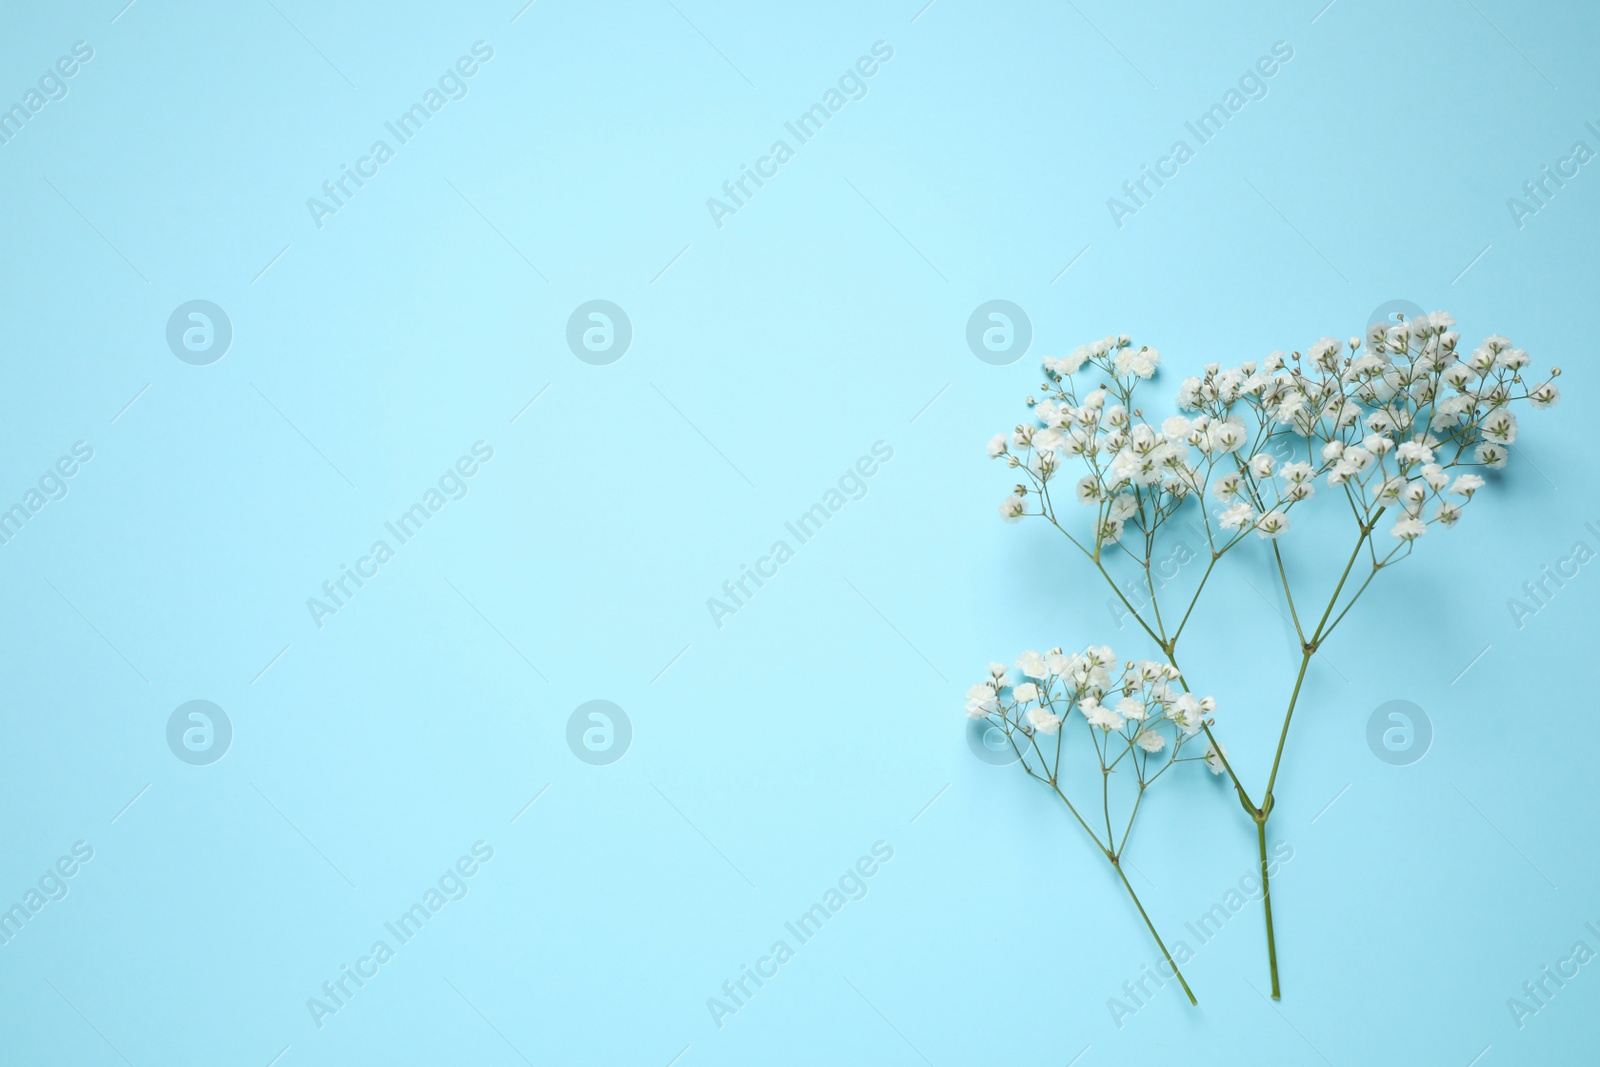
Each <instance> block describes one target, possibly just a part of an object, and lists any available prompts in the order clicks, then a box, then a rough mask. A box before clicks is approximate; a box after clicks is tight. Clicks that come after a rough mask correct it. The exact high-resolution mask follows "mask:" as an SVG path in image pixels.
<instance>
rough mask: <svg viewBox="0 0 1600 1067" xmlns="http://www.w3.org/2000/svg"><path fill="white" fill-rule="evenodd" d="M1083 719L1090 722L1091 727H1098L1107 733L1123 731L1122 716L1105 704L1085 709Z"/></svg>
mask: <svg viewBox="0 0 1600 1067" xmlns="http://www.w3.org/2000/svg"><path fill="white" fill-rule="evenodd" d="M1083 717H1084V718H1085V719H1088V720H1089V725H1090V726H1098V727H1100V729H1102V730H1104V731H1106V732H1107V733H1110V732H1111V731H1112V730H1120V729H1122V716H1121V715H1118V714H1117V713H1116V712H1115V711H1113V710H1112V709H1111V708H1108V707H1106V706H1104V705H1103V704H1098V703H1097V704H1095V705H1093V706H1092V707H1089V708H1085V709H1084V712H1083Z"/></svg>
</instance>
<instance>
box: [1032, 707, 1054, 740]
mask: <svg viewBox="0 0 1600 1067" xmlns="http://www.w3.org/2000/svg"><path fill="white" fill-rule="evenodd" d="M1027 720H1028V725H1029V726H1031V727H1033V728H1034V729H1035V730H1038V731H1039V732H1040V733H1041V734H1053V733H1055V732H1056V731H1057V730H1059V729H1061V716H1059V715H1057V714H1056V713H1055V712H1053V711H1051V710H1050V709H1049V708H1029V709H1028V715H1027Z"/></svg>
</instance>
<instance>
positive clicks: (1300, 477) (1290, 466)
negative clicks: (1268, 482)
mask: <svg viewBox="0 0 1600 1067" xmlns="http://www.w3.org/2000/svg"><path fill="white" fill-rule="evenodd" d="M1278 473H1279V474H1280V475H1281V476H1282V477H1284V478H1285V479H1287V480H1288V482H1289V484H1291V485H1300V484H1301V483H1303V482H1309V481H1310V480H1311V477H1312V475H1313V474H1315V473H1316V472H1315V471H1314V470H1313V469H1312V467H1311V464H1309V463H1285V464H1284V465H1283V466H1281V467H1279V468H1278Z"/></svg>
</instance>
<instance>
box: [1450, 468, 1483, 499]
mask: <svg viewBox="0 0 1600 1067" xmlns="http://www.w3.org/2000/svg"><path fill="white" fill-rule="evenodd" d="M1482 488H1483V479H1482V478H1480V477H1478V476H1477V475H1476V474H1462V475H1458V476H1457V477H1456V480H1455V484H1453V485H1451V486H1450V491H1451V492H1452V493H1455V494H1456V495H1457V496H1465V497H1470V496H1471V495H1472V494H1473V493H1476V492H1477V491H1478V490H1479V489H1482Z"/></svg>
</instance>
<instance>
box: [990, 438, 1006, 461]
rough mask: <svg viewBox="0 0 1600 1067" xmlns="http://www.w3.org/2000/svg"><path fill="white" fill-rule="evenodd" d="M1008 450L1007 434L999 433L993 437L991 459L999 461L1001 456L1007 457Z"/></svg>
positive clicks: (991, 439)
mask: <svg viewBox="0 0 1600 1067" xmlns="http://www.w3.org/2000/svg"><path fill="white" fill-rule="evenodd" d="M1006 448H1007V442H1006V435H1005V434H1003V433H997V434H995V435H994V436H993V437H991V438H989V458H990V459H998V458H1000V457H1001V456H1003V455H1005V454H1006Z"/></svg>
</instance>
